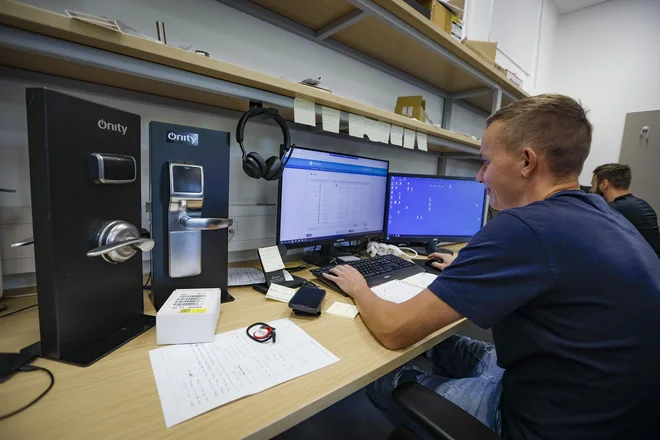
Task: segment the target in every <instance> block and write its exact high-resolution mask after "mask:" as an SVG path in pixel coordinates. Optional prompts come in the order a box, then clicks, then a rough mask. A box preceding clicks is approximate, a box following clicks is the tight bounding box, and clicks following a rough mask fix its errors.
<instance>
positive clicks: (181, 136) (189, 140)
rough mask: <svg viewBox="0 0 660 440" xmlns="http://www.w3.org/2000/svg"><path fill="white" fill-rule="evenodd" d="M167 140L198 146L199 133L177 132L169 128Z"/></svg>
mask: <svg viewBox="0 0 660 440" xmlns="http://www.w3.org/2000/svg"><path fill="white" fill-rule="evenodd" d="M167 142H170V143H175V144H188V145H192V146H193V147H196V146H197V145H198V144H199V134H198V133H175V132H173V131H171V130H167Z"/></svg>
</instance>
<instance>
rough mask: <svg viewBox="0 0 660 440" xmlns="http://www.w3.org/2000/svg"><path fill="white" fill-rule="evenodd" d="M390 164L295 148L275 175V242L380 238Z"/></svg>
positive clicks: (326, 241)
mask: <svg viewBox="0 0 660 440" xmlns="http://www.w3.org/2000/svg"><path fill="white" fill-rule="evenodd" d="M388 167H389V162H388V161H385V160H374V159H367V158H364V157H357V156H349V155H345V154H336V153H328V152H323V151H315V150H309V149H305V148H298V147H296V148H295V149H294V150H293V154H292V156H291V159H290V160H289V162H288V163H287V165H286V168H285V169H284V173H282V177H281V179H280V194H279V196H280V200H279V208H278V214H279V215H278V234H277V239H278V243H280V244H285V245H292V244H293V245H294V246H295V245H298V246H306V245H311V244H314V243H315V242H316V243H318V244H322V243H321V242H325V243H328V242H331V241H336V240H339V239H347V240H351V239H353V240H355V239H358V238H362V237H367V236H369V237H371V236H382V235H383V234H384V231H385V227H384V223H385V199H386V190H387V171H388Z"/></svg>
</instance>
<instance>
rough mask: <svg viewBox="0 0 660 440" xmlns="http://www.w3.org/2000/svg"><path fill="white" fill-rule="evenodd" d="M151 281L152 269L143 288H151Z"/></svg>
mask: <svg viewBox="0 0 660 440" xmlns="http://www.w3.org/2000/svg"><path fill="white" fill-rule="evenodd" d="M149 281H151V271H149V276H148V277H147V281H145V282H144V286H142V290H151V286H150V285H149Z"/></svg>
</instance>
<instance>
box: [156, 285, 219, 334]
mask: <svg viewBox="0 0 660 440" xmlns="http://www.w3.org/2000/svg"><path fill="white" fill-rule="evenodd" d="M221 293H222V291H221V290H220V289H177V290H175V291H174V292H172V294H171V295H170V297H169V298H168V300H167V301H165V304H163V307H161V308H160V310H159V311H158V313H157V314H156V344H158V345H163V344H194V343H198V342H212V341H213V337H214V336H215V328H216V326H217V325H218V318H219V317H220V296H221Z"/></svg>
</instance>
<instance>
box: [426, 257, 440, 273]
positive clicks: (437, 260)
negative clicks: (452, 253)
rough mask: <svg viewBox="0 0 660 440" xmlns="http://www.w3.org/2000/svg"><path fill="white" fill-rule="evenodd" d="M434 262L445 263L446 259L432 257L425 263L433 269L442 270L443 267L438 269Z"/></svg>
mask: <svg viewBox="0 0 660 440" xmlns="http://www.w3.org/2000/svg"><path fill="white" fill-rule="evenodd" d="M433 263H441V264H442V263H444V261H442V260H441V259H440V258H432V259H430V260H426V263H424V265H425V266H429V267H432V268H433V269H436V270H442V269H438V268H437V267H435V266H433Z"/></svg>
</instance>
